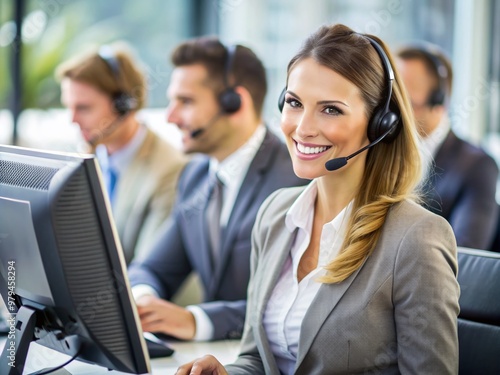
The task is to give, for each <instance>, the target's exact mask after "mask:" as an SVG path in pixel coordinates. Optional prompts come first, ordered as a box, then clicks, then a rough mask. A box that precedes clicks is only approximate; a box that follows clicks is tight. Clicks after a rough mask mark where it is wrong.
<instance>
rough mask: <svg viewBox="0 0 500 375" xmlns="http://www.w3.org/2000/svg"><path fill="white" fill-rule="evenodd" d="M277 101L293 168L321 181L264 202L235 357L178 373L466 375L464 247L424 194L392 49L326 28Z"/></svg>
mask: <svg viewBox="0 0 500 375" xmlns="http://www.w3.org/2000/svg"><path fill="white" fill-rule="evenodd" d="M280 107H282V109H283V113H282V117H281V128H282V130H283V133H284V135H285V138H286V142H287V145H288V149H289V152H290V155H291V158H292V162H293V167H294V170H295V172H296V174H297V175H298V176H299V177H305V178H309V179H312V180H313V181H312V182H311V183H310V184H309V185H308V186H307V187H305V188H304V187H300V188H288V189H282V190H280V191H277V192H276V193H274V194H272V195H271V196H270V197H269V198H268V199H267V200H266V201H265V202H264V203H263V205H262V206H261V208H260V211H259V215H258V216H257V220H256V222H255V225H254V230H253V245H254V246H253V249H252V250H253V253H252V254H253V255H252V279H251V282H250V286H249V297H248V307H247V318H246V319H247V323H246V329H245V333H244V336H243V342H242V350H241V353H240V355H239V357H238V359H237V360H236V362H235V363H234V364H232V365H228V366H226V368H223V367H222V365H221V364H220V363H218V362H217V360H216V359H215V358H213V357H210V356H206V357H203V358H202V359H200V360H195V361H193V362H191V363H189V364H186V365H185V366H183V367H181V369H180V370H179V371H178V374H188V373H189V374H201V373H203V371H204V370H212V371H213V372H214V373H215V372H217V371H218V372H217V373H220V374H224V373H238V374H275V373H282V374H312V373H328V374H336V373H366V372H375V371H377V372H378V373H381V374H393V373H426V374H456V373H457V368H458V344H457V315H458V310H459V309H458V296H459V289H458V284H457V280H456V272H457V260H456V244H455V240H454V236H453V232H452V230H451V228H450V226H449V224H448V223H447V222H446V221H445V220H444V219H442V218H440V217H438V216H437V215H434V214H432V213H430V212H429V211H427V210H425V209H423V208H422V207H420V206H419V205H418V204H416V203H415V202H414V200H415V199H416V198H415V197H416V189H417V183H418V181H419V179H420V157H419V153H418V148H417V134H416V130H415V126H414V123H413V118H412V116H411V109H410V104H409V101H408V98H407V97H406V94H405V92H404V90H402V87H401V81H400V78H399V76H398V74H397V72H394V71H393V69H392V59H391V57H390V54H389V52H388V50H387V47H386V46H385V44H384V43H383V42H382V41H381V40H380V39H378V38H377V37H375V36H373V35H366V34H359V33H356V32H354V31H353V30H351V29H349V28H348V27H346V26H343V25H334V26H329V27H326V26H325V27H321V28H320V29H319V30H318V31H316V32H315V33H314V34H312V35H311V36H310V37H309V38H308V39H307V40H306V42H305V43H304V45H303V46H302V48H301V49H300V50H299V52H298V53H297V54H296V55H295V56H294V57H293V58H292V60H291V62H290V63H289V65H288V80H287V89H286V92H285V94H284V103H280ZM382 140H383V142H382ZM370 142H371V143H370ZM368 145H370V147H371V149H370V150H369V152H367V153H360V152H361V151H362V150H364V148H365V147H367V146H368ZM358 151H359V152H358ZM347 154H351V155H350V156H352V158H353V160H352V162H350V163H344V164H343V165H341V166H339V167H337V168H331V169H330V168H328V169H327V168H325V164H326V163H327V162H328V161H329V160H337V159H339V158H341V157H343V155H347ZM354 155H357V156H356V157H354ZM439 291H443V292H439ZM424 314H425V315H424ZM416 321H419V322H422V324H419V325H416V324H415V322H416ZM325 348H327V349H325ZM380 358H384V362H383V363H382V362H381V361H380Z"/></svg>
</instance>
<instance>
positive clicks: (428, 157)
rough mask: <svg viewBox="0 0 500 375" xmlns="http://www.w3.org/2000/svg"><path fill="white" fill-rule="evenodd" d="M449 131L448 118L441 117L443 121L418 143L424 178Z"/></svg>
mask: <svg viewBox="0 0 500 375" xmlns="http://www.w3.org/2000/svg"><path fill="white" fill-rule="evenodd" d="M450 129H451V126H450V120H449V119H448V116H443V119H442V120H441V122H440V123H439V125H438V126H437V127H436V129H434V131H433V132H432V133H431V134H429V135H428V136H427V137H425V138H422V139H421V142H420V154H421V156H422V163H423V169H424V174H423V175H424V176H427V174H428V171H429V169H430V168H431V166H432V164H433V163H434V158H435V157H436V154H437V152H438V150H439V148H440V147H441V145H442V144H443V142H444V140H445V139H446V136H447V135H448V133H449V131H450Z"/></svg>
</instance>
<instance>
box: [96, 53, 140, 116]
mask: <svg viewBox="0 0 500 375" xmlns="http://www.w3.org/2000/svg"><path fill="white" fill-rule="evenodd" d="M98 55H99V57H100V58H101V59H102V60H103V61H104V62H105V63H106V65H107V66H108V67H109V69H110V70H111V73H112V74H113V77H114V79H115V81H116V83H117V85H118V87H119V91H118V93H116V94H115V95H113V97H112V100H113V107H114V108H115V111H116V113H117V114H118V115H119V116H120V117H123V116H125V115H126V114H128V113H129V112H130V111H132V110H134V109H135V108H136V107H137V100H136V99H135V98H134V97H133V96H132V95H130V94H128V93H127V92H125V90H123V89H122V85H121V82H120V63H119V61H118V59H117V58H116V55H115V53H114V51H113V49H112V48H111V47H110V46H107V45H104V46H102V47H101V48H100V49H99V52H98Z"/></svg>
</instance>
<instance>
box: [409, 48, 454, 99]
mask: <svg viewBox="0 0 500 375" xmlns="http://www.w3.org/2000/svg"><path fill="white" fill-rule="evenodd" d="M410 49H415V50H417V51H419V52H421V53H422V55H423V56H424V57H425V59H426V60H427V61H428V62H429V63H430V64H431V65H432V69H433V70H434V72H435V73H436V75H437V77H438V85H437V87H436V88H434V89H433V90H432V91H431V92H430V94H429V97H428V98H427V104H428V105H429V106H430V107H434V106H437V105H443V104H444V103H445V101H446V93H447V91H448V90H447V86H448V68H447V67H446V65H445V64H444V62H443V60H442V59H441V56H440V54H441V51H439V49H438V47H437V46H434V45H430V44H424V43H419V44H414V45H413V46H410Z"/></svg>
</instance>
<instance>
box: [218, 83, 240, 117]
mask: <svg viewBox="0 0 500 375" xmlns="http://www.w3.org/2000/svg"><path fill="white" fill-rule="evenodd" d="M219 103H220V107H221V108H222V110H223V111H224V113H234V112H236V111H238V110H239V109H240V107H241V96H240V94H238V93H237V92H236V91H234V89H233V88H228V89H226V90H224V91H223V92H222V93H221V94H220V96H219Z"/></svg>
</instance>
